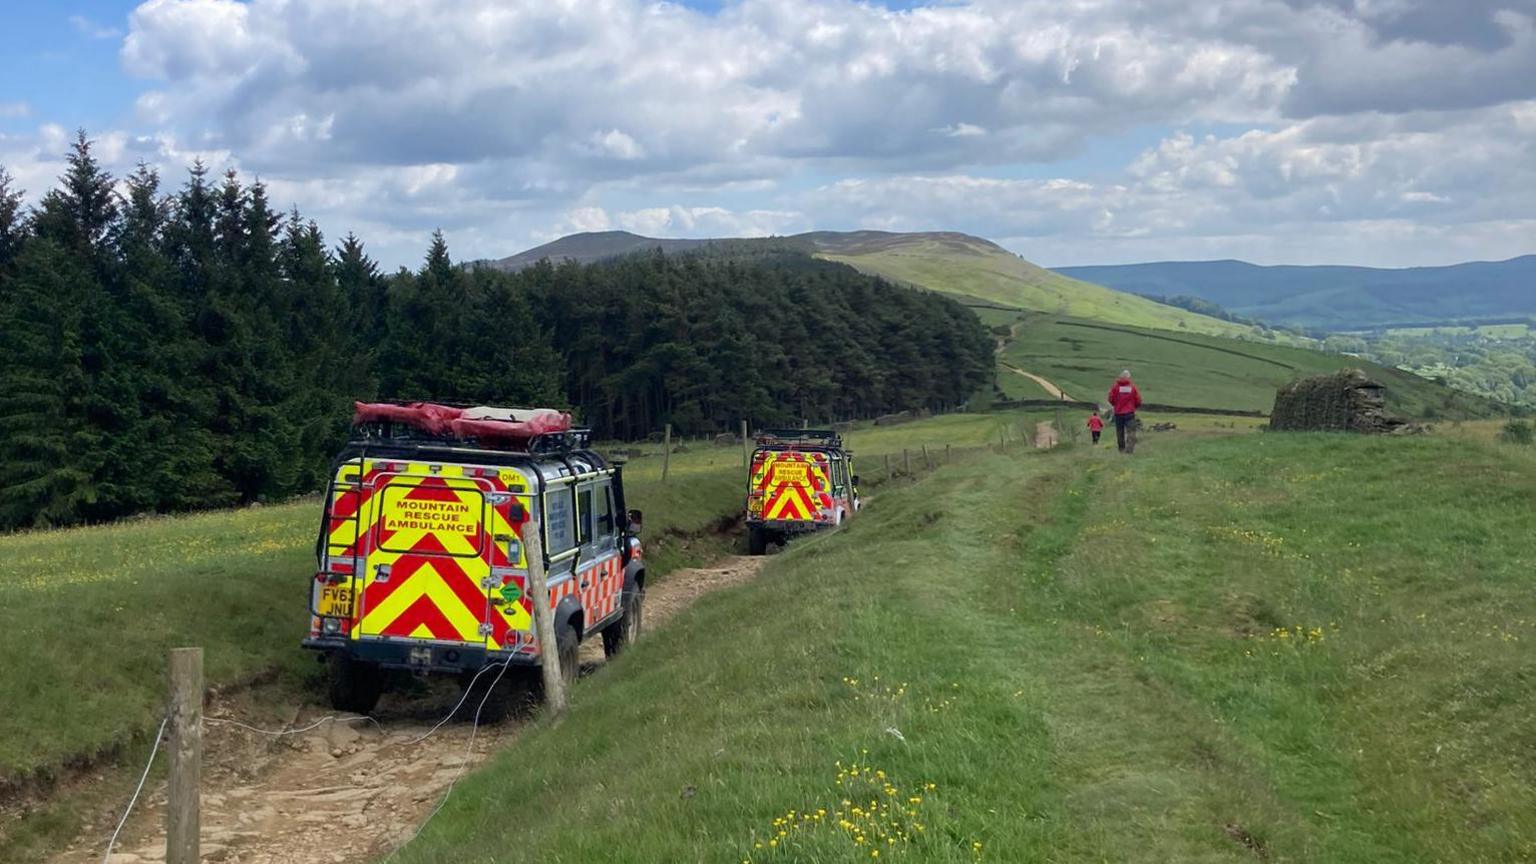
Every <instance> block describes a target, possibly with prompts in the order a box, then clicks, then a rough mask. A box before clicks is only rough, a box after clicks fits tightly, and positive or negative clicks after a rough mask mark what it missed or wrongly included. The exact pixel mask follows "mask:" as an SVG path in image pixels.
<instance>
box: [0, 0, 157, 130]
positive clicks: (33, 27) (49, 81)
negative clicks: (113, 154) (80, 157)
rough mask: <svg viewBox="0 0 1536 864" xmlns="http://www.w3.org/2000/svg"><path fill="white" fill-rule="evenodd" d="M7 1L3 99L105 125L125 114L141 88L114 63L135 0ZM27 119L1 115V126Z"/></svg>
mask: <svg viewBox="0 0 1536 864" xmlns="http://www.w3.org/2000/svg"><path fill="white" fill-rule="evenodd" d="M6 5H7V8H6V10H5V22H6V31H7V32H6V35H5V44H6V50H5V51H0V104H16V103H26V104H27V105H29V106H31V107H32V112H33V115H34V116H43V115H45V114H46V116H47V117H48V119H49V120H51V121H52V122H56V123H61V124H63V125H66V126H69V127H76V126H87V127H90V128H95V129H104V128H108V127H109V126H112V125H116V124H118V123H120V122H122V121H123V120H124V119H125V118H127V117H128V115H129V114H130V109H131V107H132V104H133V99H134V97H135V96H136V95H138V93H139V92H140V91H142V90H143V89H145V84H144V82H140V81H136V80H134V79H132V78H130V77H128V76H127V75H124V74H123V71H122V67H121V64H120V63H119V62H118V49H119V48H120V47H121V44H122V40H121V36H122V34H123V33H125V32H127V28H128V13H129V11H131V10H132V9H133V7H134V5H135V4H134V3H131V2H110V0H93V2H79V3H51V2H50V3H28V2H15V3H9V4H6ZM72 17H74V18H75V20H76V21H78V22H79V23H75V22H74V21H72V20H71V18H72ZM91 31H94V32H91ZM109 31H115V32H116V35H115V36H114V35H108V32H109ZM26 119H27V118H18V117H0V124H4V125H3V126H0V128H3V129H6V130H8V131H15V130H17V129H22V128H26V126H27V125H28V124H27V122H26Z"/></svg>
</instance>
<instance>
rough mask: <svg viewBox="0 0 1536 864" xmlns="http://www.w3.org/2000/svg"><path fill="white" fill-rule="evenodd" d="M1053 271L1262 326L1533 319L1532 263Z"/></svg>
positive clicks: (1535, 285) (1180, 265) (1199, 265)
mask: <svg viewBox="0 0 1536 864" xmlns="http://www.w3.org/2000/svg"><path fill="white" fill-rule="evenodd" d="M1056 272H1058V273H1062V274H1065V275H1067V276H1071V277H1072V278H1074V279H1081V280H1084V281H1087V282H1095V283H1097V284H1099V285H1105V286H1108V287H1110V288H1114V289H1116V290H1118V291H1125V292H1129V293H1132V294H1141V295H1157V296H1161V297H1176V296H1179V295H1184V296H1190V297H1198V298H1200V299H1202V300H1209V301H1211V302H1213V303H1216V304H1219V305H1220V306H1222V307H1224V308H1226V309H1227V310H1228V311H1229V312H1234V313H1236V314H1238V315H1242V316H1244V317H1247V318H1255V319H1258V320H1260V321H1264V322H1266V323H1269V324H1291V325H1298V326H1303V327H1315V328H1320V329H1327V330H1355V329H1361V330H1363V329H1371V328H1378V327H1383V326H1392V325H1412V324H1444V323H1452V322H1458V321H1488V320H1495V319H1504V318H1518V317H1529V316H1536V255H1525V256H1522V257H1520V258H1511V259H1509V260H1508V261H1476V262H1470V263H1467V264H1453V265H1450V266H1446V267H1409V268H1405V269H1400V270H1393V269H1382V268H1376V267H1338V266H1275V267H1262V266H1259V265H1256V264H1248V263H1246V262H1243V261H1168V262H1162V263H1153V264H1124V265H1109V266H1095V267H1061V268H1057V270H1056Z"/></svg>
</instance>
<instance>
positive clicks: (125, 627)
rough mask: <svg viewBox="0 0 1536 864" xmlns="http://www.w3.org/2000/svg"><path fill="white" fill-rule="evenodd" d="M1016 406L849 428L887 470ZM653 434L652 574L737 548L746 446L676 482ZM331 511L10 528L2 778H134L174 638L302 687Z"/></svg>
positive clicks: (215, 680)
mask: <svg viewBox="0 0 1536 864" xmlns="http://www.w3.org/2000/svg"><path fill="white" fill-rule="evenodd" d="M1017 419H1018V418H1014V421H1015V422H1016V421H1017ZM1008 422H1009V419H1008V417H1007V416H1006V415H955V416H948V417H938V418H932V419H929V420H924V421H919V422H914V423H909V424H904V425H900V426H892V427H872V426H870V427H865V428H861V429H858V430H855V431H853V432H851V433H850V434H849V437H850V440H851V442H852V443H853V445H854V446H855V447H856V448H857V450H858V452H859V453H861V455H863V456H865V457H866V458H865V459H864V460H862V461H861V463H860V464H861V466H867V467H865V468H864V469H863V470H865V472H866V473H869V480H868V482H869V485H871V486H873V485H875V483H876V482H877V481H878V480H879V479H880V472H879V470H878V467H877V466H879V465H880V464H881V462H882V461H883V460H881V458H880V456H881V454H883V453H886V452H894V453H896V454H898V455H899V454H900V452H901V450H902V448H903V447H910V448H912V449H913V450H914V451H916V449H917V448H918V447H920V446H921V445H923V444H928V445H930V446H933V447H935V448H942V447H943V446H944V444H946V443H950V444H955V445H959V446H962V447H966V446H972V445H980V444H982V443H985V442H988V441H995V440H996V436H997V433H998V430H999V428H1001V427H1002V426H1003V425H1005V424H1007V423H1008ZM1011 434H1012V435H1013V437H1014V438H1016V437H1017V430H1016V428H1015V429H1013V430H1012V432H1011ZM641 449H642V450H646V451H648V452H649V455H646V456H643V457H640V458H634V459H631V460H630V461H629V463H628V464H627V465H626V468H625V476H626V480H627V483H626V486H627V489H628V490H629V493H630V501H629V503H630V505H631V506H634V507H639V508H641V509H643V510H644V511H645V513H646V519H645V537H646V544H647V562H648V566H649V567H650V570H651V574H652V576H653V578H657V577H659V578H665V574H666V572H668V571H670V570H672V569H674V568H676V567H681V566H693V565H697V564H700V563H704V562H706V561H708V560H711V559H713V558H716V557H718V556H720V555H724V554H727V553H728V552H730V551H733V550H734V549H735V548H736V546H737V541H738V539H739V538H736V537H734V536H731V535H718V534H715V533H712V532H711V529H712V528H713V527H714V526H715V525H716V524H717V523H719V522H720V521H721V520H722V519H723V518H725V517H729V516H732V515H734V514H736V513H737V512H739V510H740V507H741V504H742V489H743V484H744V483H745V476H744V474H743V469H742V467H741V450H740V448H739V447H715V446H711V445H698V444H692V445H690V446H689V448H688V449H687V451H686V452H683V453H678V454H675V455H674V456H673V457H672V459H671V463H670V466H669V472H668V473H669V480H668V482H667V483H662V482H661V463H662V460H661V458H660V455H659V451H660V447H658V446H651V445H642V446H641ZM898 464H899V463H898ZM870 469H876V470H875V471H874V472H873V473H870ZM318 518H319V502H318V500H317V499H307V500H301V501H296V502H293V503H289V504H283V505H279V506H270V507H260V508H252V509H247V510H235V511H220V512H212V513H202V514H193V515H187V516H179V517H168V518H146V519H139V520H131V521H127V522H122V523H118V524H115V525H108V526H100V527H90V528H78V529H69V530H62V531H49V532H34V533H23V534H14V535H9V536H0V606H3V607H4V608H5V609H6V610H7V614H8V619H7V620H8V621H10V622H12V623H11V624H10V626H7V627H6V628H3V630H0V662H3V663H4V665H5V667H6V668H7V669H8V670H9V671H8V672H7V674H6V675H5V676H4V677H3V678H0V704H4V705H5V706H6V708H5V710H4V711H0V788H4V786H5V785H6V784H11V783H17V782H21V781H25V780H27V779H28V778H47V777H49V776H51V775H54V776H56V775H58V774H59V773H60V772H61V771H62V769H63V766H65V765H67V764H79V763H81V762H89V761H91V760H98V761H100V763H101V764H102V766H103V767H104V768H105V769H107V775H108V780H107V781H106V782H107V784H108V785H109V786H114V788H115V786H116V785H121V784H122V783H125V782H127V779H126V772H118V773H122V774H123V775H124V776H118V773H114V770H113V766H115V765H118V764H119V763H118V759H117V754H118V753H119V752H120V751H126V752H131V753H134V754H136V753H138V752H139V751H140V750H141V749H142V745H143V744H144V743H145V742H144V737H145V736H146V735H147V734H148V733H149V732H151V731H152V730H153V727H154V725H155V723H156V722H157V721H158V718H159V712H160V706H161V704H162V702H163V699H164V684H163V680H164V664H165V653H166V651H167V650H168V649H170V648H172V647H176V646H180V645H201V646H203V647H204V649H205V658H206V660H205V663H206V674H207V678H208V682H209V684H210V685H211V686H215V687H225V686H228V685H230V684H234V683H237V682H243V681H249V680H252V679H255V678H257V677H258V676H268V675H271V674H272V673H274V672H275V673H276V675H277V679H276V681H275V682H273V683H272V684H271V685H270V686H271V687H273V688H274V689H275V690H276V691H277V692H279V693H288V694H297V693H299V692H300V691H302V690H303V689H304V688H305V687H306V682H307V680H308V679H309V677H310V676H311V675H312V674H313V672H314V670H315V668H316V667H315V666H314V662H313V657H312V655H310V654H309V653H308V652H305V651H302V650H300V649H299V648H298V641H299V639H300V638H301V637H302V636H303V633H304V629H305V627H306V626H307V623H308V622H307V613H306V611H305V610H306V600H305V592H306V590H307V586H308V584H309V583H308V578H309V575H310V574H311V573H312V572H313V567H314V555H313V548H314V547H313V544H314V536H315V533H314V532H315V531H316V528H317V520H318ZM0 803H3V802H0ZM75 818H76V816H75V814H74V813H73V812H72V811H71V809H70V808H69V807H67V806H64V807H57V808H53V809H51V810H50V809H47V808H45V809H44V810H43V811H38V812H35V813H33V814H30V816H29V817H28V818H27V819H25V820H17V821H16V822H15V823H14V824H0V861H17V860H23V859H26V858H30V857H31V856H33V855H35V854H36V853H38V852H39V851H41V850H43V849H46V848H47V847H48V845H49V844H51V843H56V842H57V841H59V840H61V839H64V838H68V837H71V836H72V832H73V830H74V820H75Z"/></svg>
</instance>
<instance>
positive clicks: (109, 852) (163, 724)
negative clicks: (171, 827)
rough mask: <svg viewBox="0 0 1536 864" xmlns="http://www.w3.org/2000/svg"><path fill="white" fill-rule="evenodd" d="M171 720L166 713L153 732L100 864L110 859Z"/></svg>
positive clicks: (137, 800)
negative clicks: (146, 755)
mask: <svg viewBox="0 0 1536 864" xmlns="http://www.w3.org/2000/svg"><path fill="white" fill-rule="evenodd" d="M170 722H171V715H169V714H167V715H165V717H163V718H161V720H160V728H159V730H158V731H156V732H155V741H154V743H153V744H151V745H150V748H149V761H148V762H145V763H144V773H143V774H141V775H140V776H139V785H138V787H137V788H135V789H134V790H133V797H132V798H129V799H128V807H127V808H126V809H124V810H123V818H121V819H119V820H117V827H116V828H115V829H113V831H112V838H111V839H110V840H108V841H107V851H106V853H105V854H103V855H102V856H101V864H107V862H109V861H111V860H112V850H113V849H114V848H116V847H117V838H118V835H120V834H122V833H123V826H124V825H127V824H128V814H130V813H132V812H133V806H134V805H135V804H137V803H139V795H141V794H143V792H144V783H145V781H147V780H149V769H150V768H151V767H153V766H154V764H155V755H156V754H157V753H159V752H160V741H161V740H162V739H163V738H165V727H166V725H167V724H169V723H170Z"/></svg>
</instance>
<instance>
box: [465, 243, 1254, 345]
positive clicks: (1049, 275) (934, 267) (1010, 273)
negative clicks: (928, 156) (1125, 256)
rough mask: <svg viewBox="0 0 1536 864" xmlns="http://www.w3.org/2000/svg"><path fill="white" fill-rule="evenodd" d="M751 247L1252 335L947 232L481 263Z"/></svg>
mask: <svg viewBox="0 0 1536 864" xmlns="http://www.w3.org/2000/svg"><path fill="white" fill-rule="evenodd" d="M753 243H774V244H779V245H781V246H788V247H790V248H795V247H798V248H799V249H801V250H802V251H804V252H805V254H807V255H814V256H817V257H819V258H823V259H826V260H828V261H836V262H840V263H843V264H847V265H849V266H851V267H853V268H855V269H857V270H860V271H862V272H865V273H869V274H871V275H875V276H880V277H883V278H885V279H888V280H890V281H893V282H897V283H901V284H905V285H914V286H917V287H920V288H926V289H928V290H930V291H938V292H940V293H943V294H950V295H952V296H954V297H956V298H958V299H959V300H960V301H961V302H964V303H968V304H970V305H972V306H992V307H1001V308H1007V309H1018V310H1029V311H1034V312H1049V313H1052V314H1058V315H1070V316H1074V317H1078V318H1091V319H1093V320H1097V321H1104V322H1108V323H1112V324H1131V325H1136V326H1141V327H1152V328H1158V329H1164V330H1188V331H1191V332H1197V333H1209V334H1212V335H1217V336H1240V335H1241V336H1249V335H1253V329H1254V328H1251V327H1245V326H1243V325H1240V324H1234V323H1231V322H1228V321H1221V320H1218V319H1216V318H1211V317H1208V316H1205V315H1201V314H1198V313H1195V312H1190V311H1187V310H1185V309H1178V308H1174V307H1172V306H1167V305H1164V304H1161V303H1155V302H1153V301H1151V300H1147V299H1145V298H1142V297H1136V296H1134V295H1131V294H1125V293H1122V292H1119V291H1113V290H1110V289H1108V288H1105V287H1103V286H1100V285H1094V284H1090V283H1087V282H1081V281H1079V280H1077V279H1073V278H1070V277H1067V276H1063V275H1061V274H1060V273H1056V272H1053V271H1050V270H1047V269H1045V268H1043V267H1040V266H1038V265H1035V264H1031V263H1030V262H1028V261H1026V260H1024V259H1023V258H1020V257H1019V256H1018V255H1015V254H1014V253H1012V252H1009V251H1008V250H1007V249H1004V248H1003V247H1001V246H999V245H997V244H996V243H993V242H992V241H990V240H985V239H983V238H981V237H973V236H971V235H969V234H961V233H958V232H954V231H921V232H911V233H895V232H889V231H812V232H809V233H806V234H796V235H793V236H790V237H774V238H763V239H760V240H742V239H735V238H714V239H688V240H676V239H666V240H663V239H657V238H654V237H642V236H640V235H638V234H631V233H629V232H628V231H600V232H588V233H583V234H572V235H570V236H568V237H561V238H560V239H558V240H555V241H553V242H550V243H545V244H544V245H542V246H537V247H535V248H533V249H529V250H527V251H526V252H519V253H518V254H516V255H512V256H509V257H506V258H502V259H500V260H497V261H490V262H485V263H487V264H488V265H489V266H492V267H497V268H500V269H504V270H521V269H523V268H524V267H530V266H532V265H533V264H535V263H537V262H539V261H540V260H543V259H546V258H547V259H549V260H550V261H552V262H555V263H559V262H560V261H564V260H568V259H569V260H573V261H577V262H580V263H591V262H593V261H601V260H605V259H610V258H616V257H619V256H622V255H630V254H634V253H637V252H644V251H646V250H650V249H660V250H662V251H663V252H667V253H669V254H670V253H677V252H688V251H695V250H699V249H702V248H705V247H708V246H709V245H710V244H720V245H722V246H724V245H740V244H749V245H750V244H753Z"/></svg>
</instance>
